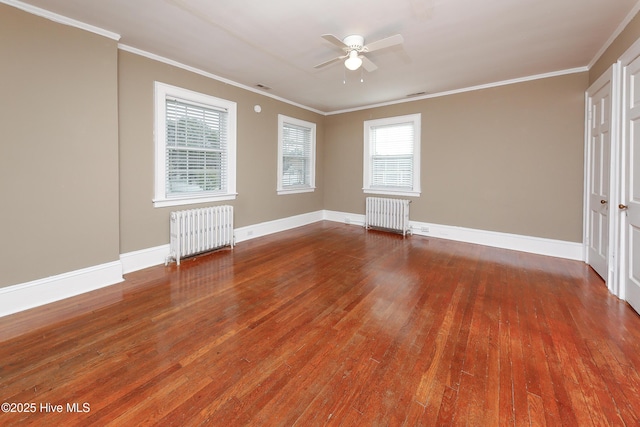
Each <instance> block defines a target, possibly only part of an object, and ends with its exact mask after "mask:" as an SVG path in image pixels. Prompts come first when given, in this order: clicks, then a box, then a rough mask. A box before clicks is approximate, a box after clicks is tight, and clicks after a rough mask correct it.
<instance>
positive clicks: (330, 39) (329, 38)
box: [322, 34, 349, 49]
mask: <svg viewBox="0 0 640 427" xmlns="http://www.w3.org/2000/svg"><path fill="white" fill-rule="evenodd" d="M322 38H323V39H325V40H326V41H328V42H329V43H331V44H332V45H335V46H337V47H339V48H340V49H345V48H348V47H349V46H347V45H346V44H344V42H343V41H342V40H340V39H339V38H338V37H336V36H334V35H333V34H323V35H322Z"/></svg>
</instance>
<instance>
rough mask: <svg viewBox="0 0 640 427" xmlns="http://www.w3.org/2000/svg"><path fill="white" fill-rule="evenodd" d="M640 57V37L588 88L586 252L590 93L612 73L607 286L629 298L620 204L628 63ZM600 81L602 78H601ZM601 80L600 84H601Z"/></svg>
mask: <svg viewBox="0 0 640 427" xmlns="http://www.w3.org/2000/svg"><path fill="white" fill-rule="evenodd" d="M638 57H640V39H638V40H636V41H635V43H633V44H632V45H631V46H630V47H629V48H628V49H627V50H626V51H625V52H624V53H623V54H622V55H621V56H620V58H619V59H618V61H616V62H615V63H614V64H613V65H612V66H611V67H610V68H609V69H608V70H607V71H606V72H605V73H603V75H602V76H600V77H599V78H598V79H597V80H596V81H595V82H594V83H593V85H591V86H590V87H589V89H587V92H586V93H585V145H584V147H585V153H584V161H585V163H584V203H583V204H584V206H583V208H584V209H583V256H584V260H585V262H587V263H588V262H589V259H588V257H589V253H588V242H589V240H588V239H590V236H589V229H588V228H589V222H588V221H589V220H588V215H589V208H590V206H589V194H590V187H589V186H590V178H591V171H590V160H591V158H590V153H589V140H590V137H591V129H590V125H589V114H590V99H589V94H590V93H592V91H593V90H594V88H596V87H601V86H602V83H603V82H602V81H600V79H605V80H604V82H606V79H607V78H608V76H609V75H610V76H611V101H612V102H611V103H612V105H611V108H612V114H611V116H612V122H611V153H610V162H611V164H610V168H609V173H610V179H609V184H610V189H609V248H608V257H607V277H606V278H605V281H606V284H607V288H608V289H609V291H610V292H611V293H612V294H614V295H616V296H617V297H618V298H620V299H623V300H626V297H627V295H626V281H625V273H626V268H627V266H626V253H625V251H626V246H625V245H626V240H625V226H626V216H625V215H622V214H621V212H620V210H619V209H618V208H617V207H618V204H620V202H621V200H623V199H624V191H625V182H624V179H625V168H626V166H625V165H626V152H625V147H624V144H623V141H624V138H625V137H626V127H625V120H626V118H625V117H624V116H625V108H624V107H625V105H624V103H625V101H626V94H625V91H626V87H625V85H626V74H625V72H626V67H627V66H628V65H629V64H631V62H633V61H634V60H635V59H636V58H638ZM599 81H600V82H599ZM598 82H599V85H598V84H597V83H598Z"/></svg>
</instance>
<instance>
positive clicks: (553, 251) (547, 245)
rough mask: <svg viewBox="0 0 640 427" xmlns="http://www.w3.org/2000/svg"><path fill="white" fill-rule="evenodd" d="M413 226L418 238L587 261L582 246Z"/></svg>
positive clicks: (332, 216) (348, 219) (345, 217)
mask: <svg viewBox="0 0 640 427" xmlns="http://www.w3.org/2000/svg"><path fill="white" fill-rule="evenodd" d="M324 219H326V220H328V221H335V222H343V223H345V224H355V225H360V226H363V225H364V215H360V214H353V213H347V212H336V211H325V213H324ZM410 224H411V232H412V234H415V235H419V236H428V237H437V238H440V239H448V240H455V241H457V242H464V243H474V244H477V245H483V246H491V247H494V248H502V249H509V250H514V251H520V252H528V253H533V254H538V255H547V256H553V257H557V258H565V259H572V260H576V261H584V253H583V245H582V243H577V242H567V241H563V240H554V239H546V238H542V237H533V236H524V235H519V234H510V233H501V232H497V231H487V230H477V229H473V228H465V227H455V226H451V225H441V224H432V223H427V222H419V221H410Z"/></svg>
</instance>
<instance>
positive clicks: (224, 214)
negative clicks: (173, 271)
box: [165, 205, 233, 265]
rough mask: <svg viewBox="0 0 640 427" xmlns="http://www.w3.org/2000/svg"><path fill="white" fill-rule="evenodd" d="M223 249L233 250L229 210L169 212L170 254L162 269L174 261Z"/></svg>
mask: <svg viewBox="0 0 640 427" xmlns="http://www.w3.org/2000/svg"><path fill="white" fill-rule="evenodd" d="M223 246H231V247H232V248H233V206H227V205H225V206H213V207H208V208H201V209H189V210H184V211H177V212H171V219H170V253H169V256H168V257H167V259H166V262H165V265H166V264H168V263H169V261H170V260H171V259H175V260H176V263H177V264H178V265H180V258H184V257H187V256H191V255H195V254H199V253H202V252H206V251H211V250H213V249H218V248H221V247H223Z"/></svg>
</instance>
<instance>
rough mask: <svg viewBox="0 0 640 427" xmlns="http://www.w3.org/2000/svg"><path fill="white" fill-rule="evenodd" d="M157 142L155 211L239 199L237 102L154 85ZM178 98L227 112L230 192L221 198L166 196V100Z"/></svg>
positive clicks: (159, 84)
mask: <svg viewBox="0 0 640 427" xmlns="http://www.w3.org/2000/svg"><path fill="white" fill-rule="evenodd" d="M154 96H155V99H154V106H155V120H154V140H155V182H154V188H155V189H154V198H153V206H154V207H156V208H160V207H167V206H179V205H187V204H195V203H207V202H218V201H222V200H233V199H235V198H236V196H237V195H238V193H236V135H237V134H236V126H237V106H236V103H235V102H232V101H228V100H226V99H221V98H216V97H214V96H211V95H206V94H203V93H198V92H194V91H191V90H188V89H183V88H180V87H176V86H171V85H168V84H166V83H161V82H155V83H154ZM167 97H175V98H177V99H182V100H185V101H187V102H192V103H196V104H202V105H204V106H208V107H218V108H225V109H227V111H228V113H229V116H228V119H229V121H228V129H227V136H228V138H229V140H228V142H227V162H228V164H227V191H226V192H225V193H222V194H215V195H207V194H198V195H188V194H185V195H184V196H179V197H167V194H166V172H167V171H166V156H167V150H166V139H167V135H166V134H167V126H166V99H167Z"/></svg>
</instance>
